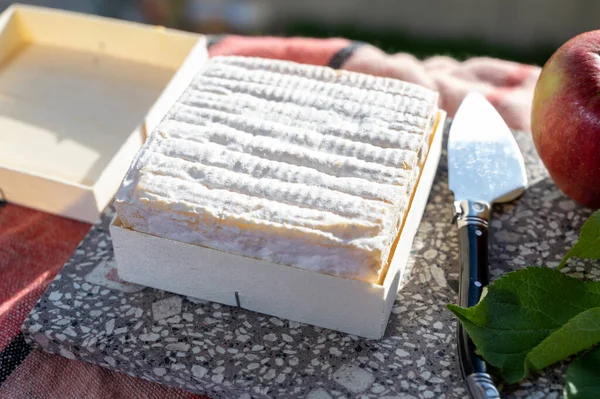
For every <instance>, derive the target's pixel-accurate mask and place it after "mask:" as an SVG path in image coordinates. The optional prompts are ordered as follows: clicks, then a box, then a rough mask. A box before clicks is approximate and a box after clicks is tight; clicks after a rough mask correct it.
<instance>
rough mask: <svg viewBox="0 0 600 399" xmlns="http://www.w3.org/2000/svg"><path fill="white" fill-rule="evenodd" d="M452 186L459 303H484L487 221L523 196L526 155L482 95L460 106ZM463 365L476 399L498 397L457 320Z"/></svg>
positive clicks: (452, 139)
mask: <svg viewBox="0 0 600 399" xmlns="http://www.w3.org/2000/svg"><path fill="white" fill-rule="evenodd" d="M448 185H449V187H450V190H451V191H452V193H453V194H454V218H455V220H456V224H457V227H458V244H459V265H460V283H459V293H458V297H459V305H460V306H462V307H471V306H474V305H476V304H477V302H479V299H480V297H481V293H482V291H483V288H484V287H485V286H486V285H488V283H489V269H488V222H489V218H490V214H491V209H492V206H493V204H495V203H501V202H507V201H512V200H514V199H516V198H518V197H519V196H520V195H521V194H522V193H523V191H524V190H525V188H526V187H527V175H526V171H525V164H524V162H523V156H522V154H521V151H520V150H519V147H518V146H517V143H516V141H515V139H514V137H513V135H512V133H511V131H510V129H509V128H508V126H506V123H505V122H504V120H503V119H502V117H501V116H500V115H499V114H498V112H497V111H496V110H495V108H494V107H493V106H492V105H491V104H490V103H489V102H488V101H487V100H486V99H485V97H484V96H483V95H481V94H478V93H469V94H467V96H466V97H465V99H464V100H463V102H462V103H461V105H460V106H459V108H458V110H457V112H456V114H455V116H454V119H453V121H452V125H451V127H450V132H449V136H448ZM457 338H458V342H457V349H458V359H459V362H460V369H461V374H462V377H463V379H464V380H465V382H466V385H467V389H468V391H469V395H470V397H471V398H476V399H480V398H481V399H487V398H499V397H500V394H499V392H498V390H497V388H496V386H495V385H494V382H493V380H492V378H491V376H490V375H489V373H488V371H487V367H486V364H485V361H484V360H483V359H482V358H481V357H479V356H478V355H477V354H476V353H475V347H474V344H473V342H472V341H471V340H470V338H469V336H468V334H467V333H466V331H465V330H464V329H463V328H462V325H461V324H460V323H459V324H458V329H457Z"/></svg>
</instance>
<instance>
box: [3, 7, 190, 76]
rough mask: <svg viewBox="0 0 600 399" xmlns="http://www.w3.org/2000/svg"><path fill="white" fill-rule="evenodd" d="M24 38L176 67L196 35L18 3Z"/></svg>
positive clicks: (17, 13) (186, 53)
mask: <svg viewBox="0 0 600 399" xmlns="http://www.w3.org/2000/svg"><path fill="white" fill-rule="evenodd" d="M12 9H13V10H14V13H15V14H16V15H17V16H18V17H19V18H20V20H21V21H22V24H23V27H24V32H25V33H24V34H25V35H26V37H27V41H29V42H36V43H40V44H47V45H52V46H58V47H68V48H72V49H77V50H84V51H99V52H103V53H106V54H109V55H112V56H114V57H117V58H124V59H128V60H131V61H137V62H140V63H145V64H151V65H155V66H159V67H163V68H168V69H173V70H175V69H177V68H178V67H179V66H180V65H181V63H182V62H183V61H184V60H185V58H186V57H187V56H188V54H189V52H190V50H191V48H192V47H193V46H194V45H195V44H196V41H197V40H198V37H199V35H198V34H193V33H188V32H183V31H177V30H172V29H165V28H162V27H154V26H148V25H144V24H140V23H135V22H128V21H121V20H117V19H111V18H105V17H98V16H93V15H87V14H81V13H76V12H70V11H63V10H57V9H51V8H44V7H36V6H27V5H17V6H13V8H12Z"/></svg>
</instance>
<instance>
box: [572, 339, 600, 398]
mask: <svg viewBox="0 0 600 399" xmlns="http://www.w3.org/2000/svg"><path fill="white" fill-rule="evenodd" d="M564 395H565V399H598V398H600V348H596V349H594V350H592V351H591V352H588V353H586V354H584V355H583V356H580V357H578V358H577V359H575V360H574V361H573V363H571V365H570V366H569V369H568V370H567V376H566V379H565V389H564Z"/></svg>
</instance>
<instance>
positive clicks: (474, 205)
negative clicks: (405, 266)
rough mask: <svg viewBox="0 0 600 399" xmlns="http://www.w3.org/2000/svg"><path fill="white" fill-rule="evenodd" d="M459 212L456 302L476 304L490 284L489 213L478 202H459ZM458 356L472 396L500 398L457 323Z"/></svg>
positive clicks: (482, 361) (475, 397)
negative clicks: (458, 280) (458, 269)
mask: <svg viewBox="0 0 600 399" xmlns="http://www.w3.org/2000/svg"><path fill="white" fill-rule="evenodd" d="M456 209H457V211H459V212H460V213H458V218H457V224H458V246H459V264H460V284H459V291H458V298H459V305H460V306H462V307H471V306H475V305H476V304H477V302H479V298H480V297H481V293H482V291H483V288H484V287H485V286H486V285H488V284H489V268H488V222H487V219H488V215H489V206H488V205H487V204H484V203H481V202H472V201H462V202H461V203H459V204H457V206H456ZM457 333H458V342H457V346H458V358H459V362H460V370H461V374H462V377H463V379H464V380H465V381H466V382H467V388H468V390H469V395H470V397H471V398H473V399H491V398H500V394H499V393H498V390H497V389H496V387H495V386H494V383H493V380H492V378H491V377H490V375H489V374H488V373H487V367H486V364H485V361H484V360H483V359H482V358H481V357H480V356H478V355H477V354H476V353H475V346H474V344H473V342H472V341H471V339H470V338H469V336H468V334H467V332H466V331H465V330H464V329H463V327H462V325H461V324H460V323H459V324H458V329H457Z"/></svg>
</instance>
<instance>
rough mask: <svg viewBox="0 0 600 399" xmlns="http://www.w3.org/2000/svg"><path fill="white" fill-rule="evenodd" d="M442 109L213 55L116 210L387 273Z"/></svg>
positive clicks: (244, 251)
mask: <svg viewBox="0 0 600 399" xmlns="http://www.w3.org/2000/svg"><path fill="white" fill-rule="evenodd" d="M436 104H437V94H436V93H434V92H431V91H429V90H427V89H424V88H422V87H419V86H416V85H412V84H408V83H404V82H401V81H398V80H393V79H387V78H377V77H373V76H369V75H363V74H358V73H352V72H341V71H336V70H333V69H330V68H326V67H315V66H308V65H301V64H296V63H292V62H286V61H274V60H266V59H258V58H245V57H216V58H213V59H212V60H210V61H209V62H208V63H207V65H206V66H205V68H204V69H203V70H202V71H201V72H200V73H199V74H198V75H197V76H196V77H195V78H194V80H193V82H192V84H191V85H190V86H189V87H188V88H187V90H186V91H185V92H184V94H183V95H182V97H181V98H180V99H179V100H178V101H177V102H176V103H175V104H174V105H173V107H172V108H171V110H170V111H169V113H168V114H167V116H166V117H165V118H164V120H163V121H162V122H161V124H160V125H159V126H158V127H157V129H156V130H155V131H154V132H152V134H151V135H150V137H149V139H148V140H147V142H146V143H145V144H144V146H143V148H142V149H141V150H140V152H139V153H138V155H137V157H136V159H135V160H134V162H133V163H132V166H131V168H130V170H129V172H128V173H127V176H126V178H125V180H124V181H123V184H122V186H121V188H120V190H119V192H118V193H117V197H116V201H115V207H116V209H117V213H118V215H119V218H120V220H121V222H122V223H123V225H124V226H125V227H127V228H130V229H133V230H136V231H140V232H143V233H148V234H152V235H156V236H160V237H164V238H168V239H173V240H178V241H183V242H186V243H191V244H196V245H201V246H205V247H209V248H213V249H217V250H220V251H226V252H231V253H234V254H238V255H242V256H247V257H252V258H258V259H263V260H267V261H270V262H275V263H280V264H282V265H288V266H295V267H300V268H304V269H309V270H313V271H318V272H323V273H329V274H334V275H337V276H342V277H347V278H353V279H359V280H363V281H368V282H377V281H378V279H379V276H380V274H381V273H382V271H383V270H384V268H385V266H386V265H387V261H388V256H389V253H390V249H391V246H392V244H393V242H394V240H395V237H396V235H397V234H398V229H399V226H400V225H401V223H402V220H403V217H404V213H405V208H406V206H407V205H408V202H409V199H410V196H411V193H412V190H413V188H414V183H415V181H416V179H417V177H418V173H419V166H420V164H421V162H422V159H423V157H424V155H425V154H426V152H427V145H428V142H429V134H430V131H431V129H432V125H433V120H434V118H435V115H436V111H437V105H436Z"/></svg>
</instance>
